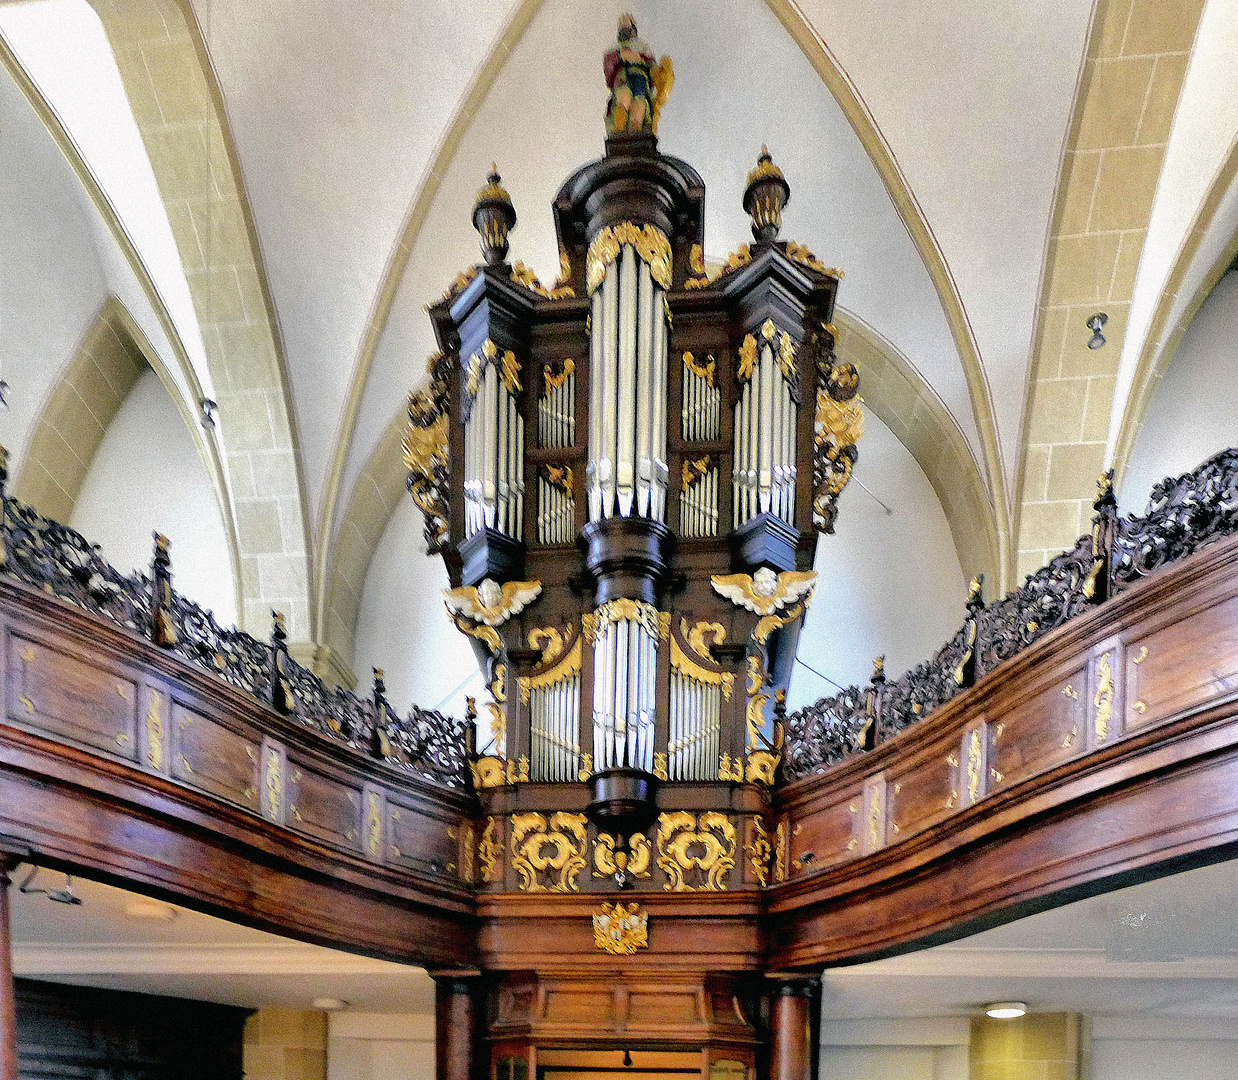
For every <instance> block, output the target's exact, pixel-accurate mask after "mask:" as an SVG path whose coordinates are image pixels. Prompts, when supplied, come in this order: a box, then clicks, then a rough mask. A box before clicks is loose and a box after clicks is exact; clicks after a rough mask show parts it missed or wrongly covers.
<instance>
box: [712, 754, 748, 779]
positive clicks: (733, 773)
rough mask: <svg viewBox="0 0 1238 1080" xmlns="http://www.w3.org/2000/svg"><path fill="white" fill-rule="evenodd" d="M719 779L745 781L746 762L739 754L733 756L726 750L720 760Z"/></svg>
mask: <svg viewBox="0 0 1238 1080" xmlns="http://www.w3.org/2000/svg"><path fill="white" fill-rule="evenodd" d="M718 779H719V780H727V781H729V782H731V783H733V784H742V783H743V782H744V762H743V759H742V758H740V757H739V756H738V755H737V756H736V757H731V755H730V754H728V753H727V752H726V751H725V750H724V751H723V752H722V757H721V759H720V760H719V761H718Z"/></svg>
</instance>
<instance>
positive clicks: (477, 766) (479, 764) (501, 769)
mask: <svg viewBox="0 0 1238 1080" xmlns="http://www.w3.org/2000/svg"><path fill="white" fill-rule="evenodd" d="M506 783H507V770H506V767H505V765H504V762H503V759H502V758H500V757H495V756H494V755H493V754H483V755H482V756H481V757H479V758H478V759H477V760H476V761H475V762H473V786H474V787H476V788H478V789H481V788H492V787H502V786H503V785H504V784H506Z"/></svg>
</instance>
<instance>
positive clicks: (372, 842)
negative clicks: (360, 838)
mask: <svg viewBox="0 0 1238 1080" xmlns="http://www.w3.org/2000/svg"><path fill="white" fill-rule="evenodd" d="M365 850H366V853H367V854H368V855H369V856H370V858H371V859H377V858H379V857H380V856H381V855H382V852H383V800H382V797H381V796H380V795H379V794H378V792H377V791H369V792H367V793H366V806H365Z"/></svg>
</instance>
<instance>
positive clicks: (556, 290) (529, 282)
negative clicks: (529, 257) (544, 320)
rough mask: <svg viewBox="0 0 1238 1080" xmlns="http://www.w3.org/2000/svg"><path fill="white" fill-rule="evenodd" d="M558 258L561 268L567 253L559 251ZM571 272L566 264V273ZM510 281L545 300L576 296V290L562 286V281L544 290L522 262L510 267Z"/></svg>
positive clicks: (570, 268) (569, 266) (530, 269)
mask: <svg viewBox="0 0 1238 1080" xmlns="http://www.w3.org/2000/svg"><path fill="white" fill-rule="evenodd" d="M559 258H560V267H562V264H563V260H565V259H566V258H567V253H566V252H564V251H563V250H562V249H560V252H559ZM571 272H572V267H571V264H570V263H568V266H567V273H568V274H571ZM512 281H514V282H515V283H516V284H517V285H523V286H524V287H525V288H526V289H528V290H529V291H530V292H535V293H537V295H538V296H541V297H544V298H545V299H547V300H570V299H571V298H572V297H574V296H575V295H576V290H575V289H573V288H572V287H571V286H570V285H567V284H564V283H563V281H556V282H555V283H554V285H553V287H551V288H549V289H548V288H546V286H545V285H543V284H542V283H541V282H540V281H538V279H537V275H536V274H535V273H534V272H533V270H532V268H531V267H528V266H525V264H524V263H522V262H517V263H516V264H515V265H514V266H513V267H512Z"/></svg>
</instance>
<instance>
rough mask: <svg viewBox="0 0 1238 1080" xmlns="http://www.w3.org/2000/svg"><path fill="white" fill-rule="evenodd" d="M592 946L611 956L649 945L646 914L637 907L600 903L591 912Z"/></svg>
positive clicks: (627, 953) (624, 953)
mask: <svg viewBox="0 0 1238 1080" xmlns="http://www.w3.org/2000/svg"><path fill="white" fill-rule="evenodd" d="M593 943H594V944H595V945H596V946H597V947H598V948H599V949H601V950H602V952H605V953H610V954H611V955H612V956H631V955H632V954H633V953H634V952H636V950H637V949H645V948H648V946H649V914H648V912H646V911H645V910H644V909H643V908H642V907H641V906H640V904H638V903H636V902H635V901H633V902H632V903H630V904H606V903H604V904H602V906H601V907H600V908H598V909H597V911H595V912H594V913H593Z"/></svg>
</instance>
